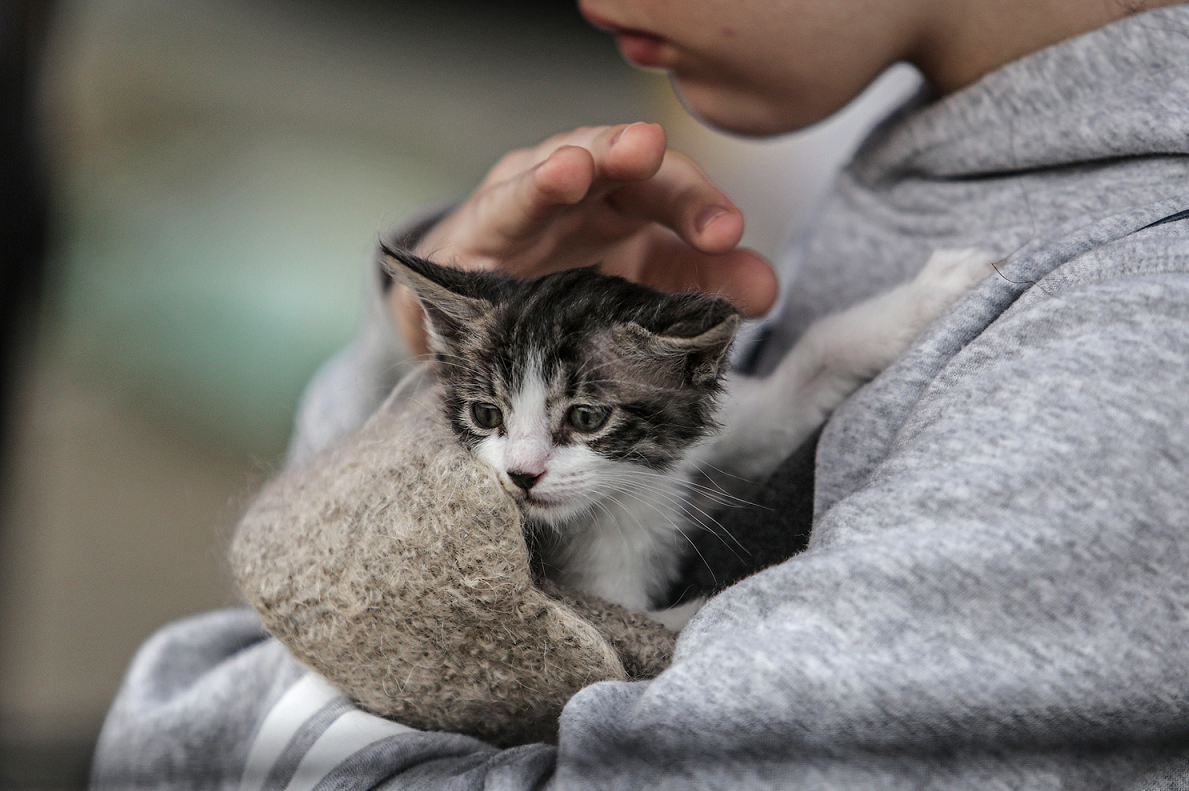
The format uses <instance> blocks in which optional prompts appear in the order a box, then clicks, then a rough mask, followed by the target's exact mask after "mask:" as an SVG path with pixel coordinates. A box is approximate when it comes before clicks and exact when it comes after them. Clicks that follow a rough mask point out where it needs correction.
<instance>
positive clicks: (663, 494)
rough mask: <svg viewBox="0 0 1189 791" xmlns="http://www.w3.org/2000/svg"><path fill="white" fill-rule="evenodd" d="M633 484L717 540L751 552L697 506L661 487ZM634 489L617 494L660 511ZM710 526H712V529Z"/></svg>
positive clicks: (675, 525)
mask: <svg viewBox="0 0 1189 791" xmlns="http://www.w3.org/2000/svg"><path fill="white" fill-rule="evenodd" d="M624 480H625V481H626V482H631V481H630V479H624ZM635 484H636V487H638V488H639V489H640V490H641V491H643V492H644V493H646V494H651V495H652V496H654V497H657V498H660V499H663V500H664V501H665V502H667V503H668V504H669V506H670V507H671V508H674V509H676V510H677V511H678V512H679V513H681V514H682V515H683V516H685V517H686V518H687V519H688V520H689V521H691V522H693V523H694V524H696V525H698V526H699V527H701V528H703V529H705V530H708V531H709V532H711V533H713V534H714V535H715V536H716V537H717V538H719V540H722V536H723V535H725V536H726V537H727V538H730V539H731V540H732V541H734V542H735V544H736V546H738V547H739V548H740V549H741V550H743V551H744V552H746V553H747V554H748V555H750V554H751V552H750V551H749V550H748V549H747V547H745V546H744V545H743V544H742V542H740V541H739V539H738V538H736V537H735V536H734V535H732V534H731V531H729V530H727V529H726V527H724V526H723V524H722V523H721V522H719V521H718V520H717V519H715V518H714V517H713V516H711V515H710V514H708V513H707V512H706V511H704V510H702V509H701V508H699V507H698V506H696V505H694V504H693V503H690V502H689V501H688V500H685V499H684V498H682V497H680V496H679V495H676V494H674V493H672V492H669V491H666V490H665V489H664V488H662V487H659V486H653V487H647V486H644V485H641V484H640V483H639V482H638V481H637V482H635ZM636 487H625V488H624V489H621V490H620V491H619V493H620V494H625V495H627V496H629V497H632V498H633V499H635V500H637V501H638V502H641V503H644V504H645V505H648V506H649V507H651V508H653V509H654V510H656V511H658V512H659V511H660V509H659V508H657V507H656V505H655V504H653V503H649V502H647V501H646V500H644V499H643V498H641V497H639V496H638V495H637V494H636V493H635V492H634V491H632V489H633V488H636ZM691 508H692V509H693V510H694V511H697V512H698V514H700V515H701V517H702V518H704V519H705V520H706V521H705V522H704V521H702V518H699V517H697V516H695V515H694V514H693V513H691V512H690V511H689V510H688V509H691ZM667 521H669V523H670V524H672V525H673V526H674V527H677V529H678V530H680V527H679V526H678V525H677V524H676V523H675V522H673V521H672V520H671V519H668V520H667ZM707 522H709V523H710V524H707ZM711 525H713V527H712V526H711ZM716 528H717V529H716ZM720 532H721V534H720ZM687 538H688V536H687ZM723 544H724V546H727V547H728V548H730V545H729V544H727V543H726V541H723ZM731 553H732V554H734V555H735V557H737V558H739V559H740V560H742V559H743V558H742V557H740V555H739V554H738V553H737V552H735V551H734V550H733V549H732V550H731Z"/></svg>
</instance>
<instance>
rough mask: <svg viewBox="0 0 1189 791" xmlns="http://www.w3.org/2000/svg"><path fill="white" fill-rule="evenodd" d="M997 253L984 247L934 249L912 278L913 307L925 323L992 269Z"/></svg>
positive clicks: (997, 258)
mask: <svg viewBox="0 0 1189 791" xmlns="http://www.w3.org/2000/svg"><path fill="white" fill-rule="evenodd" d="M998 260H999V256H997V255H995V254H994V253H991V252H989V251H987V250H979V249H976V248H967V249H965V250H937V251H935V252H934V253H933V255H931V256H929V260H928V262H926V264H925V268H924V269H922V270H921V271H920V273H919V274H918V275H917V276H916V278H915V279H914V280H913V281H912V290H913V292H914V296H915V297H916V307H917V310H918V313H919V316H920V318H921V319H922V320H923V322H924V323H925V324H927V323H929V322H930V321H932V320H933V319H935V318H937V317H938V316H939V315H941V312H942V311H944V310H945V309H946V308H948V307H949V306H950V305H951V304H953V303H954V301H955V300H957V299H958V297H960V296H962V295H963V294H965V293H966V292H967V291H969V290H970V289H971V287H973V286H974V285H975V284H976V283H979V282H980V281H982V280H983V278H985V277H986V276H987V275H989V274H991V273H992V272H994V271H995V266H994V265H995V262H996V261H998Z"/></svg>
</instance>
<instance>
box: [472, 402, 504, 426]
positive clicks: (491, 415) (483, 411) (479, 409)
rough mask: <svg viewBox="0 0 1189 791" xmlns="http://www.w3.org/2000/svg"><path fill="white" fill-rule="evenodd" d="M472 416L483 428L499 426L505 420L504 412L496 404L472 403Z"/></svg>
mask: <svg viewBox="0 0 1189 791" xmlns="http://www.w3.org/2000/svg"><path fill="white" fill-rule="evenodd" d="M471 417H473V418H475V422H476V423H478V424H479V425H480V426H482V427H483V428H498V427H499V425H500V424H501V423H503V422H504V413H503V412H501V411H500V408H499V407H498V406H496V405H495V404H482V403H479V402H475V403H474V404H471Z"/></svg>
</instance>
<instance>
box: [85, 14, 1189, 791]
mask: <svg viewBox="0 0 1189 791" xmlns="http://www.w3.org/2000/svg"><path fill="white" fill-rule="evenodd" d="M1186 64H1189V8H1185V7H1178V8H1172V9H1166V10H1161V11H1155V12H1151V13H1148V14H1144V15H1141V16H1137V17H1133V18H1130V19H1128V20H1125V21H1123V22H1120V23H1118V24H1115V25H1113V26H1111V27H1108V28H1105V29H1103V30H1100V31H1097V32H1095V33H1092V34H1089V35H1087V36H1084V37H1081V38H1079V39H1075V40H1071V41H1067V42H1064V43H1062V44H1060V45H1058V46H1056V47H1053V48H1050V49H1048V50H1045V51H1043V52H1040V53H1037V54H1034V55H1032V56H1030V57H1028V58H1026V59H1024V60H1021V61H1019V62H1017V63H1014V64H1011V65H1009V66H1007V67H1006V68H1004V69H1001V70H1000V71H998V72H996V73H994V74H991V75H989V76H987V77H986V78H984V79H983V80H981V81H980V82H978V83H977V84H975V85H973V86H971V87H969V88H967V89H965V90H964V91H962V92H960V93H958V94H956V95H953V96H951V97H948V98H946V99H945V100H943V101H940V102H936V103H933V104H924V103H921V104H920V105H919V106H917V107H915V108H910V109H908V110H906V111H905V112H903V113H901V114H900V115H898V116H897V117H896V118H894V119H891V120H890V121H889V122H888V123H887V124H885V125H884V126H883V127H882V128H880V129H879V130H877V132H876V133H875V135H874V136H873V137H872V138H871V139H870V140H869V141H868V143H867V144H866V145H865V146H864V148H863V149H862V150H861V151H860V153H859V155H858V156H857V158H856V161H855V162H854V164H853V165H852V166H851V167H850V168H849V169H848V170H847V171H846V172H845V173H844V174H843V176H842V178H841V180H840V182H839V184H838V189H837V191H836V193H835V194H834V196H833V197H832V198H831V200H830V202H829V203H828V205H827V206H826V207H825V209H824V211H823V212H822V216H821V221H820V223H819V224H818V225H817V227H816V228H815V229H814V232H813V235H812V236H811V238H809V239H808V240H806V241H805V242H804V243H803V244H802V245H801V246H800V247H799V248H798V250H797V251H796V252H795V255H796V256H797V257H798V258H799V261H798V265H797V271H798V272H799V275H798V279H797V280H796V281H795V282H794V283H792V284H791V285H790V288H791V292H790V294H789V298H788V301H787V303H786V307H785V309H784V312H783V313H782V315H781V316H779V317H778V318H776V319H775V320H774V321H773V322H772V324H771V326H770V328H769V332H768V336H767V342H766V344H765V345H764V346H763V347H761V348H759V349H757V350H756V354H755V356H754V359H755V360H756V364H757V366H758V367H759V368H760V369H761V370H763V369H765V368H767V367H770V366H771V365H772V363H773V361H774V360H775V359H777V358H778V357H779V355H780V353H781V352H782V351H783V350H784V349H787V348H788V346H789V345H790V344H791V343H792V342H793V340H795V338H796V337H797V335H798V333H800V332H801V331H802V330H803V329H804V328H805V326H806V325H807V324H808V323H809V322H810V321H812V319H813V318H815V317H817V316H820V315H822V314H823V313H825V312H827V311H830V310H833V309H836V308H840V307H843V306H846V305H849V304H852V303H854V302H856V301H858V300H860V299H862V298H864V297H867V296H870V295H872V294H874V293H875V292H877V291H879V290H882V289H884V288H886V287H888V286H890V285H891V284H893V283H895V282H897V281H900V280H903V279H905V278H907V277H909V276H910V275H912V274H913V273H914V272H915V271H916V269H918V268H919V267H920V266H921V264H922V263H923V262H924V261H925V259H926V258H927V257H928V254H929V252H931V251H932V250H933V249H934V248H939V247H972V246H973V247H989V248H991V249H994V250H997V251H999V252H1001V253H1003V254H1004V255H1005V256H1007V261H1006V262H1005V263H1004V264H1003V265H1002V266H1001V271H1002V276H1001V277H997V278H991V279H989V280H988V281H985V282H984V283H983V284H981V285H980V286H978V287H977V288H976V289H975V290H974V291H973V292H971V293H970V294H969V295H967V296H966V297H964V298H963V299H962V300H961V301H960V302H959V303H958V304H957V305H956V306H955V307H954V308H953V309H952V310H951V311H950V312H949V313H947V314H946V315H945V316H943V317H942V319H940V320H939V321H938V322H936V323H935V324H934V325H933V326H932V327H930V328H929V329H928V330H927V331H926V333H925V335H924V336H923V337H922V338H921V339H920V340H919V341H918V342H917V343H916V344H915V345H914V346H913V348H912V349H910V350H909V352H908V353H907V354H906V355H904V356H903V357H902V358H901V359H900V360H899V361H898V362H897V363H895V364H894V365H893V366H892V367H891V368H890V369H889V370H887V371H886V372H885V373H884V374H882V375H881V376H880V377H879V378H878V379H876V380H875V381H874V382H873V383H871V384H870V385H869V386H867V387H865V388H863V389H862V390H861V391H859V392H858V393H857V394H856V395H855V396H854V397H852V398H851V399H850V400H849V401H848V402H846V403H845V404H844V405H843V407H842V408H841V409H840V410H839V411H838V412H837V413H836V414H835V415H834V416H833V418H832V419H831V420H830V422H829V423H828V425H827V426H826V430H825V432H824V434H823V435H822V439H821V442H820V445H819V448H818V457H817V462H818V464H817V491H816V522H815V527H814V532H813V536H812V540H811V544H810V547H809V549H808V550H807V551H806V552H805V553H804V554H802V555H800V556H798V557H796V558H794V559H793V560H791V561H788V562H786V563H784V564H781V565H779V566H777V567H774V568H771V569H769V570H767V571H765V572H762V573H760V574H758V575H756V576H754V577H751V578H749V579H747V580H745V581H743V582H742V583H740V584H738V585H736V586H734V587H733V588H730V589H728V590H727V591H725V592H724V593H722V594H721V595H719V596H718V597H716V598H715V599H713V600H711V601H710V603H709V604H708V605H707V606H706V607H705V608H704V609H703V611H702V612H701V613H699V615H698V616H697V617H695V619H694V620H693V621H692V622H691V623H690V625H689V626H688V627H687V629H686V630H685V631H684V632H683V633H682V635H681V638H680V640H679V641H678V645H677V651H676V655H675V658H674V663H673V666H672V667H671V668H670V669H669V670H668V671H666V672H665V673H663V674H662V675H661V676H659V677H658V678H657V679H655V680H653V681H651V682H644V683H621V682H608V683H603V684H596V685H594V686H591V687H588V688H586V689H585V690H583V691H582V692H580V693H579V694H578V695H576V696H575V697H574V698H573V699H572V700H571V701H570V703H569V705H568V706H567V707H566V709H565V711H564V713H563V715H562V730H561V734H560V740H559V745H558V747H557V748H553V747H545V746H529V747H524V748H517V749H515V750H510V751H497V750H495V749H494V748H491V747H489V746H486V745H483V744H482V743H480V742H477V741H474V740H470V739H466V738H464V737H459V736H456V735H451V734H430V733H417V732H394V731H391V730H385V725H384V724H382V723H383V721H381V724H376V723H368V722H363V721H362V720H360V721H356V720H351V721H348V718H349V717H350V716H351V715H349V714H348V715H343V716H342V717H340V718H339V719H338V720H335V721H334V722H333V723H332V724H331V725H330V726H327V728H326V733H327V734H331V732H332V731H333V734H332V735H334V736H335V738H333V739H332V738H330V736H326V737H325V738H322V739H319V738H317V737H315V736H314V735H313V734H312V733H311V732H310V727H312V726H307V727H305V729H304V730H303V726H305V725H306V724H307V723H308V722H311V721H313V719H314V718H317V717H319V716H321V717H322V719H323V720H325V719H329V718H328V717H327V716H326V714H325V712H326V711H327V709H326V708H325V706H326V705H327V702H328V700H327V699H326V698H322V697H318V696H317V694H315V695H314V697H313V698H312V699H311V701H312V702H309V703H308V704H305V705H304V707H303V705H298V704H299V703H300V701H297V697H295V696H290V697H289V698H286V697H285V694H286V693H285V691H286V690H287V689H288V690H292V689H296V688H298V686H300V683H306V682H304V681H303V682H300V683H299V684H295V681H296V680H297V679H298V678H299V676H300V673H301V671H300V670H299V669H297V667H296V666H295V665H294V664H293V663H292V661H291V660H288V659H287V658H286V657H285V656H284V654H283V652H282V651H280V650H279V646H278V645H277V644H276V643H275V642H274V641H272V640H270V639H268V638H267V637H266V636H265V635H264V634H263V633H262V632H261V631H260V630H259V627H258V626H257V625H256V624H255V623H254V621H253V619H252V616H250V615H248V614H246V613H220V614H215V615H211V616H207V617H205V618H198V619H194V620H190V621H186V622H183V623H181V624H178V625H175V626H173V627H170V628H169V629H167V630H165V631H164V632H162V633H161V634H159V635H158V636H157V637H155V638H154V639H153V641H151V642H150V643H149V644H148V645H147V646H146V648H145V649H144V651H143V652H142V654H141V655H140V656H139V657H138V658H137V660H136V662H135V664H134V666H133V668H132V670H131V673H130V675H129V677H128V680H127V682H126V684H125V686H124V689H123V691H122V692H121V693H120V696H119V698H118V699H117V701H116V703H115V705H114V707H113V709H112V712H111V714H110V716H109V718H108V721H107V724H106V726H105V731H104V734H103V737H102V740H101V744H100V747H99V752H98V756H97V762H96V785H97V786H99V787H104V788H125V787H146V788H167V787H168V788H238V787H241V786H240V783H241V778H243V777H248V778H249V779H251V778H255V777H259V776H261V775H260V773H261V772H263V771H265V770H266V769H267V768H268V767H267V766H266V767H265V769H261V768H260V767H257V768H256V769H254V770H253V772H255V774H249V775H245V774H244V766H245V764H246V763H250V761H249V757H248V756H249V753H251V754H252V755H254V756H255V758H253V759H252V760H257V759H260V760H263V759H262V758H261V756H264V758H268V757H269V756H271V755H273V753H276V755H277V756H280V757H285V760H288V761H292V760H293V751H294V750H295V749H297V748H294V747H292V746H291V745H292V744H294V743H296V742H293V740H294V739H302V740H305V741H304V742H302V743H306V742H309V743H311V744H313V747H311V748H310V751H309V754H310V755H314V756H315V758H317V759H318V760H325V761H331V762H332V764H333V765H325V766H323V765H318V761H316V760H315V759H314V758H311V759H309V760H308V761H306V762H305V763H304V764H301V765H299V766H298V770H295V773H294V774H293V777H294V779H293V780H291V781H289V782H288V786H287V787H289V788H293V789H296V788H331V787H333V788H367V787H371V786H373V785H375V784H377V783H380V784H381V787H383V788H394V789H395V788H427V789H428V788H484V787H490V788H533V787H539V786H540V785H541V784H546V785H550V786H551V787H556V788H682V789H685V788H730V789H737V788H751V787H782V788H787V787H793V788H812V789H919V788H927V789H969V788H1003V789H1017V788H1018V789H1034V788H1044V789H1049V788H1071V789H1097V788H1102V789H1107V788H1110V789H1174V788H1186V787H1189V574H1186V570H1187V569H1189V533H1187V532H1186V531H1187V530H1189V221H1181V222H1170V223H1166V224H1163V225H1159V226H1156V227H1153V228H1148V229H1146V230H1143V229H1145V227H1146V226H1148V225H1149V224H1151V223H1153V222H1155V221H1157V220H1160V219H1161V218H1163V217H1166V216H1168V215H1171V214H1174V213H1175V212H1177V211H1179V210H1182V209H1185V208H1189V68H1187V67H1186ZM358 376H359V377H360V379H361V381H372V380H373V379H374V372H369V371H360V372H359V373H358ZM309 689H315V690H316V688H315V687H314V686H312V685H311V686H309ZM295 701H296V702H295ZM282 704H284V706H282ZM285 707H289V708H285ZM277 710H282V712H284V711H293V712H298V713H299V714H300V716H298V714H295V715H293V716H292V717H288V720H287V721H286V722H282V720H286V718H285V717H281V716H280V715H277V716H275V717H273V718H271V719H269V718H268V714H269V712H270V711H277ZM303 712H304V714H303ZM352 714H359V713H358V712H352ZM302 717H304V719H303V718H302ZM278 723H280V724H278ZM339 723H346V725H342V726H341V727H338V728H337V730H336V726H337V725H339ZM347 725H351V727H355V728H356V730H355V731H351V730H350V728H348V727H347ZM270 729H271V730H270ZM278 729H279V730H278ZM265 731H268V732H269V733H274V735H275V733H280V734H282V737H278V738H281V741H284V738H283V737H284V736H285V734H291V736H290V737H289V739H290V740H289V741H287V742H285V743H284V744H281V745H280V746H279V747H276V748H275V749H273V748H269V749H266V748H267V744H265V743H266V742H268V740H267V739H262V737H261V734H262V733H264V732H265ZM356 733H358V734H362V735H361V736H358V737H357V738H355V740H354V741H352V740H351V739H350V738H347V736H350V735H351V734H356ZM344 734H346V736H344ZM372 735H375V738H374V739H372ZM369 739H370V741H369ZM260 744H265V747H260V746H258V745H260ZM319 744H322V745H323V748H319V747H318V745H319ZM361 744H362V745H363V746H358V745H361ZM335 745H346V747H344V748H343V749H347V750H353V752H349V753H346V754H341V755H339V757H340V758H341V760H338V759H333V760H332V757H333V756H334V755H336V754H335V753H334V751H333V750H331V749H330V748H331V747H333V746H335ZM270 749H272V752H270V751H269V750H270ZM340 753H342V750H340ZM286 756H287V757H286ZM334 760H338V762H337V763H334V762H333V761H334ZM302 765H304V766H305V769H304V770H303V769H302V768H301V767H302ZM311 767H312V768H311ZM298 780H300V781H301V782H300V783H299V782H298ZM303 784H304V785H303ZM245 787H250V788H256V787H257V786H256V785H253V784H252V783H248V784H247V785H246V786H245ZM260 787H263V786H260Z"/></svg>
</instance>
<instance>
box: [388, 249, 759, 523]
mask: <svg viewBox="0 0 1189 791" xmlns="http://www.w3.org/2000/svg"><path fill="white" fill-rule="evenodd" d="M384 252H385V258H386V262H387V265H388V266H389V267H390V269H391V273H392V274H393V276H394V277H395V279H396V280H397V282H401V283H404V284H406V285H408V286H410V287H411V288H412V289H413V291H414V292H415V293H416V295H417V298H418V299H419V301H420V302H421V305H422V307H423V308H424V309H425V314H426V318H427V322H426V324H427V330H428V333H429V346H430V350H431V352H432V355H433V363H432V364H433V366H434V368H435V373H436V375H437V376H438V378H439V379H440V381H441V382H442V383H443V385H444V392H445V407H446V413H447V417H448V418H449V420H450V425H451V426H452V427H453V429H454V432H455V433H456V434H457V435H458V438H459V440H460V441H461V442H462V444H463V445H464V446H466V447H467V448H469V449H470V450H471V452H472V453H474V454H475V456H476V457H478V458H479V459H481V460H483V461H484V462H486V463H487V464H488V465H490V466H491V467H492V468H493V469H494V471H495V473H496V475H497V476H498V478H499V480H500V482H501V483H502V484H503V486H504V488H505V489H506V490H507V491H508V492H509V493H510V494H511V495H513V496H514V497H515V498H516V500H517V502H518V503H519V504H520V505H521V508H522V509H523V510H524V512H525V514H526V515H527V516H529V517H530V518H532V519H534V520H535V521H539V522H545V523H547V524H554V525H556V524H560V523H562V522H565V521H566V520H568V519H571V518H573V517H574V516H577V515H579V514H581V513H584V512H586V511H589V510H590V509H593V508H596V507H598V506H597V504H598V502H599V501H600V500H602V499H603V498H605V497H607V496H610V495H614V494H615V493H616V492H619V491H623V490H628V489H632V488H634V487H637V486H638V484H639V482H640V481H641V480H642V479H643V476H646V475H647V474H648V473H649V472H651V471H657V470H665V469H667V468H669V467H671V466H672V465H673V464H674V463H675V462H676V461H677V460H678V459H680V458H681V456H682V455H683V453H684V452H685V451H686V450H687V449H688V448H689V447H690V446H691V445H692V444H693V443H695V442H697V441H698V440H699V439H701V438H702V437H703V436H705V435H706V433H707V432H709V431H710V430H711V429H713V428H714V427H715V423H714V407H715V399H716V397H717V395H718V394H719V392H720V390H721V388H722V375H723V371H724V361H725V358H726V354H727V351H728V349H729V348H730V346H731V343H732V341H733V340H734V337H735V330H736V329H737V328H738V325H739V314H738V311H736V310H735V308H733V307H732V306H731V305H730V304H729V303H727V302H726V301H724V300H721V299H715V298H712V297H707V296H703V295H698V294H677V295H672V294H662V293H660V292H658V291H654V290H652V289H650V288H646V287H644V286H641V285H637V284H635V283H630V282H628V281H627V280H624V279H622V278H618V277H609V276H606V275H601V274H599V273H598V272H596V271H595V270H594V268H593V267H591V268H586V269H572V270H568V271H564V272H558V273H556V274H551V275H546V276H544V277H540V278H537V279H535V280H517V279H515V278H512V277H509V276H506V275H499V274H493V273H487V272H464V271H461V270H458V269H452V268H448V267H443V266H438V265H436V264H434V263H431V262H429V261H426V260H424V259H422V258H418V257H417V256H414V255H412V254H411V253H408V252H406V251H402V250H390V249H387V248H386V249H385V251H384Z"/></svg>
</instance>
